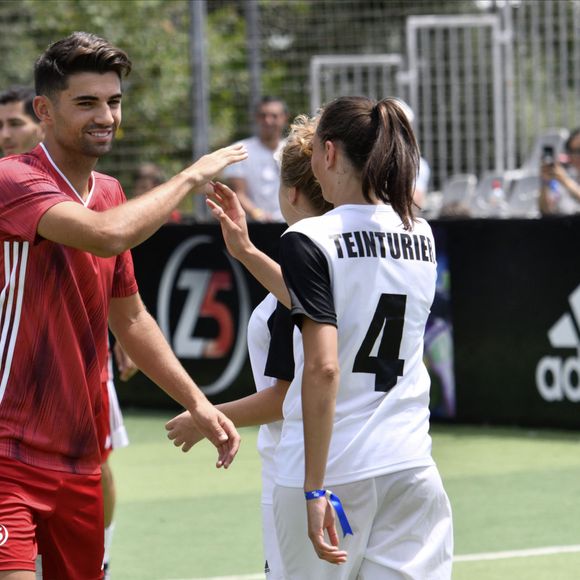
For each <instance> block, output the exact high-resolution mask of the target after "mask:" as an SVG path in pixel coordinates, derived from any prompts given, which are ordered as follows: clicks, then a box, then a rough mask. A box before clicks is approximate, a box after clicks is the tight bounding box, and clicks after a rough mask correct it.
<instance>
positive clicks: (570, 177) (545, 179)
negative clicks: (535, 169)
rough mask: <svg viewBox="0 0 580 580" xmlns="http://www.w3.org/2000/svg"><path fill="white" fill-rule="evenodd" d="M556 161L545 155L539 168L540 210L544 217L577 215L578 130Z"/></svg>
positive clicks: (579, 194)
mask: <svg viewBox="0 0 580 580" xmlns="http://www.w3.org/2000/svg"><path fill="white" fill-rule="evenodd" d="M564 152H565V155H564V156H563V158H561V159H558V158H557V157H556V156H555V155H552V156H551V157H550V156H549V155H544V156H543V159H542V165H541V167H540V175H541V178H542V184H541V187H540V211H541V212H542V214H543V215H550V214H572V213H578V212H580V127H578V128H577V129H574V130H573V131H572V132H571V133H570V136H569V137H568V139H567V140H566V143H565V145H564Z"/></svg>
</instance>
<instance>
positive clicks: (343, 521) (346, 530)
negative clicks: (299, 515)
mask: <svg viewBox="0 0 580 580" xmlns="http://www.w3.org/2000/svg"><path fill="white" fill-rule="evenodd" d="M323 496H325V497H326V498H327V499H328V501H329V502H330V505H331V506H332V507H333V508H334V511H335V512H336V515H337V516H338V521H339V522H340V525H341V527H342V535H343V537H344V536H348V535H349V534H350V535H351V536H353V535H354V534H353V532H352V528H351V527H350V524H349V523H348V518H347V517H346V513H345V511H344V508H343V507H342V503H341V501H340V499H339V498H338V496H337V495H334V494H333V493H332V492H331V491H330V490H329V489H315V490H313V491H305V492H304V497H305V498H306V500H310V499H318V498H319V497H323Z"/></svg>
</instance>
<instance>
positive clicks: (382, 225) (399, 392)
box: [274, 97, 453, 580]
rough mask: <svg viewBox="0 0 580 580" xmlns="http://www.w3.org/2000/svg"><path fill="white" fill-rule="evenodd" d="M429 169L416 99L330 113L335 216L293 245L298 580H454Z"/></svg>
mask: <svg viewBox="0 0 580 580" xmlns="http://www.w3.org/2000/svg"><path fill="white" fill-rule="evenodd" d="M418 163H419V150H418V146H417V143H416V140H415V137H414V134H413V130H412V128H411V125H410V123H409V121H408V118H407V116H406V113H405V110H404V108H403V105H402V104H401V102H400V101H397V100H396V99H392V98H387V99H384V100H382V101H379V102H376V101H373V100H371V99H367V98H364V97H343V98H339V99H337V100H335V101H333V102H332V103H330V104H329V105H328V106H326V107H325V109H324V110H323V112H322V115H321V117H320V120H319V123H318V127H317V130H316V134H315V136H314V139H313V154H312V170H313V173H314V175H315V177H316V178H317V179H318V181H319V183H320V185H321V187H322V193H323V196H324V198H325V199H326V201H328V202H329V203H331V204H333V205H334V209H333V210H331V211H329V212H328V213H326V214H325V215H322V216H319V217H312V218H307V219H303V220H300V221H298V222H297V223H295V224H294V225H292V226H291V227H290V228H289V229H288V230H287V231H286V232H285V234H284V235H283V236H282V239H281V244H280V264H281V267H282V273H283V276H284V280H285V282H286V285H287V287H288V290H289V295H290V298H291V312H292V317H293V320H294V322H295V324H296V325H297V326H298V327H299V328H300V330H301V333H302V343H303V357H302V356H297V357H295V358H296V369H295V373H294V379H293V380H292V382H291V384H290V387H289V389H288V393H287V395H286V398H285V400H284V424H283V429H282V436H281V440H280V443H279V444H278V447H277V449H276V487H275V489H274V514H275V520H276V530H277V535H278V541H279V544H280V551H281V554H282V560H283V565H284V570H285V574H286V576H285V577H286V578H287V579H291V580H294V579H295V580H308V579H311V580H325V579H327V580H337V579H347V578H348V579H353V580H354V579H361V580H369V579H372V580H385V579H395V578H401V579H403V578H405V579H414V580H427V579H432V580H435V579H437V580H447V579H449V578H450V577H451V560H452V548H453V539H452V520H451V509H450V506H449V501H448V498H447V495H446V493H445V490H444V489H443V485H442V482H441V478H440V476H439V473H438V470H437V468H436V466H435V463H434V461H433V458H432V456H431V438H430V436H429V387H430V381H429V375H428V373H427V370H426V369H425V367H424V365H423V362H422V359H423V336H424V330H425V323H426V321H427V317H428V315H429V310H430V307H431V303H432V301H433V297H434V294H435V279H436V260H435V247H434V241H433V236H432V233H431V228H430V227H429V225H428V224H427V223H426V222H425V221H424V220H422V219H418V218H416V217H415V216H414V206H413V189H414V181H415V177H416V175H417V170H418ZM300 354H301V355H302V353H300ZM337 519H338V520H339V521H340V526H337V525H336V523H335V522H336V520H337ZM341 528H342V530H341ZM309 539H310V542H311V543H312V545H313V546H314V551H313V550H312V549H311V547H310V542H309ZM333 564H338V565H339V566H338V567H337V566H336V565H333Z"/></svg>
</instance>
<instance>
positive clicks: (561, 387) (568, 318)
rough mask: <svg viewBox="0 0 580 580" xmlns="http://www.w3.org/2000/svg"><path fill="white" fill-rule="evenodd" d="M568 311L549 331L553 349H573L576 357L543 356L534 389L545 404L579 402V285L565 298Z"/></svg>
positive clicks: (537, 367) (537, 368)
mask: <svg viewBox="0 0 580 580" xmlns="http://www.w3.org/2000/svg"><path fill="white" fill-rule="evenodd" d="M568 302H569V304H570V310H571V312H566V313H565V314H563V315H562V316H561V317H560V318H559V319H558V321H557V322H556V323H555V324H554V325H553V326H552V328H550V330H549V331H548V339H549V340H550V344H551V345H552V346H553V347H554V348H567V349H571V348H575V349H576V356H571V357H568V358H563V357H558V356H545V357H542V358H541V359H540V362H538V365H537V366H536V386H537V387H538V391H539V393H540V395H541V396H542V398H543V399H544V400H545V401H549V402H553V401H563V400H568V401H572V402H573V403H578V402H580V286H578V288H576V290H574V292H572V294H570V296H569V297H568Z"/></svg>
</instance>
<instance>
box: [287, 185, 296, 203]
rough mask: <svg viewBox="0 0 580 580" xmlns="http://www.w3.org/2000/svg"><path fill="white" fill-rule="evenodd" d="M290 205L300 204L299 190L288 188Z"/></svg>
mask: <svg viewBox="0 0 580 580" xmlns="http://www.w3.org/2000/svg"><path fill="white" fill-rule="evenodd" d="M287 191H288V203H289V204H290V205H296V203H297V202H298V190H297V189H296V188H295V187H289V188H288V190H287Z"/></svg>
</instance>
